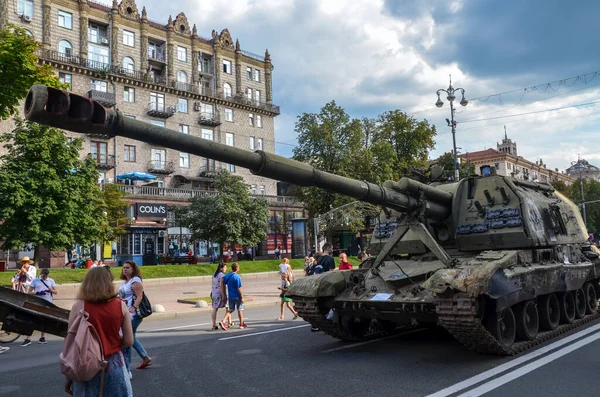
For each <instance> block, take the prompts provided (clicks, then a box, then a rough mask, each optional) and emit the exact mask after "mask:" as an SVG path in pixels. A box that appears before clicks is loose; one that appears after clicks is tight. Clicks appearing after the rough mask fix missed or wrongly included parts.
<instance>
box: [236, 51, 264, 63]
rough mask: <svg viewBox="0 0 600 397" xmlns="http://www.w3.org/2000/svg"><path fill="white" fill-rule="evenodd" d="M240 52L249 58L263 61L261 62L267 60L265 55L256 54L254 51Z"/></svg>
mask: <svg viewBox="0 0 600 397" xmlns="http://www.w3.org/2000/svg"><path fill="white" fill-rule="evenodd" d="M240 53H241V54H242V55H245V56H247V57H248V58H252V59H256V60H257V61H261V62H264V61H265V57H264V55H258V54H255V53H253V52H250V51H244V50H241V51H240Z"/></svg>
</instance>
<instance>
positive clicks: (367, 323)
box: [342, 316, 371, 339]
mask: <svg viewBox="0 0 600 397" xmlns="http://www.w3.org/2000/svg"><path fill="white" fill-rule="evenodd" d="M342 327H343V328H344V329H345V330H346V331H347V332H349V333H350V334H352V336H354V337H356V338H358V339H360V338H363V337H364V336H365V335H366V334H367V332H369V328H370V327H371V320H367V319H361V318H357V317H353V316H344V317H343V318H342Z"/></svg>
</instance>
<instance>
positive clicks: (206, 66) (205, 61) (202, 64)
mask: <svg viewBox="0 0 600 397" xmlns="http://www.w3.org/2000/svg"><path fill="white" fill-rule="evenodd" d="M198 71H200V72H203V73H211V70H210V59H209V58H200V59H199V60H198Z"/></svg>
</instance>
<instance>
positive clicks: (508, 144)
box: [496, 126, 517, 156]
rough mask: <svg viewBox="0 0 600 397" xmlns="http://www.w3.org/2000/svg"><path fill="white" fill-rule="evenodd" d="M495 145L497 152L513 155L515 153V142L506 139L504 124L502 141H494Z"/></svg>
mask: <svg viewBox="0 0 600 397" xmlns="http://www.w3.org/2000/svg"><path fill="white" fill-rule="evenodd" d="M496 147H497V149H498V151H499V152H502V153H507V154H512V155H513V156H516V155H517V142H513V141H512V139H508V135H507V133H506V126H504V139H502V143H496Z"/></svg>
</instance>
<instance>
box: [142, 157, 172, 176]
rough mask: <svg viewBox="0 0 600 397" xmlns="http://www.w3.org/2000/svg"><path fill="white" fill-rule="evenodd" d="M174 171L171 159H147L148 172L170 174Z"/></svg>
mask: <svg viewBox="0 0 600 397" xmlns="http://www.w3.org/2000/svg"><path fill="white" fill-rule="evenodd" d="M174 171H175V164H174V163H173V162H172V161H158V160H150V161H148V172H153V173H155V174H172V173H173V172H174Z"/></svg>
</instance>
